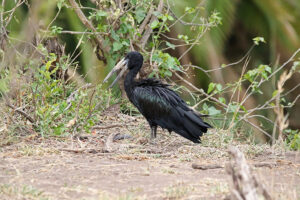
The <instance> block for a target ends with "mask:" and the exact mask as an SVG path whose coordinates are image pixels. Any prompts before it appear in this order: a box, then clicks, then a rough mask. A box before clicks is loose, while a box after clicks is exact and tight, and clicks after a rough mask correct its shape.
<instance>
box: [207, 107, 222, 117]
mask: <svg viewBox="0 0 300 200" xmlns="http://www.w3.org/2000/svg"><path fill="white" fill-rule="evenodd" d="M208 114H209V115H218V114H221V111H220V110H217V109H216V108H215V107H214V106H211V107H209V108H208Z"/></svg>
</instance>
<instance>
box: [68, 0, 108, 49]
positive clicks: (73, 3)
mask: <svg viewBox="0 0 300 200" xmlns="http://www.w3.org/2000/svg"><path fill="white" fill-rule="evenodd" d="M69 2H70V4H71V7H72V8H73V9H74V11H75V13H76V14H77V16H78V17H79V19H80V21H81V22H82V23H83V24H84V26H85V27H87V28H88V29H90V30H92V31H93V32H97V30H96V28H95V27H94V26H93V24H92V23H91V22H90V21H89V20H88V19H87V18H86V16H85V15H84V14H83V12H82V11H81V9H80V8H79V6H78V4H77V3H76V1H75V0H69ZM95 42H96V43H97V45H98V46H99V47H100V49H101V50H103V51H104V52H105V53H108V52H109V50H110V47H109V46H105V45H104V38H103V37H102V36H101V35H99V34H97V35H96V36H95Z"/></svg>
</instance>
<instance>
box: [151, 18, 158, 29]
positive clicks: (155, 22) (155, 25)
mask: <svg viewBox="0 0 300 200" xmlns="http://www.w3.org/2000/svg"><path fill="white" fill-rule="evenodd" d="M158 25H159V21H158V20H155V21H153V22H152V23H151V25H150V27H151V28H152V29H155V28H157V27H158Z"/></svg>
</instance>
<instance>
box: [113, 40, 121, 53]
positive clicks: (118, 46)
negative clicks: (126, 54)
mask: <svg viewBox="0 0 300 200" xmlns="http://www.w3.org/2000/svg"><path fill="white" fill-rule="evenodd" d="M122 47H123V45H122V44H121V43H120V42H114V43H113V51H119V50H120V49H121V48H122Z"/></svg>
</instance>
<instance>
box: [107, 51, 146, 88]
mask: <svg viewBox="0 0 300 200" xmlns="http://www.w3.org/2000/svg"><path fill="white" fill-rule="evenodd" d="M142 65H143V56H142V54H140V53H139V52H137V51H132V52H129V53H128V54H127V55H126V56H125V58H122V59H121V60H120V61H119V62H118V63H117V64H116V66H114V68H113V69H112V70H111V71H110V72H109V73H108V75H107V76H106V77H105V79H104V80H103V82H107V80H108V79H109V78H110V77H111V76H112V75H113V73H115V72H117V71H119V70H121V71H120V73H119V74H118V76H117V77H116V79H115V80H114V81H113V82H112V84H111V85H110V86H109V87H112V86H113V85H114V84H115V83H116V82H117V81H118V80H119V79H120V78H121V77H122V75H123V74H124V73H125V71H126V70H127V69H129V70H133V69H136V70H140V68H141V67H142Z"/></svg>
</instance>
